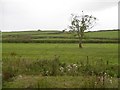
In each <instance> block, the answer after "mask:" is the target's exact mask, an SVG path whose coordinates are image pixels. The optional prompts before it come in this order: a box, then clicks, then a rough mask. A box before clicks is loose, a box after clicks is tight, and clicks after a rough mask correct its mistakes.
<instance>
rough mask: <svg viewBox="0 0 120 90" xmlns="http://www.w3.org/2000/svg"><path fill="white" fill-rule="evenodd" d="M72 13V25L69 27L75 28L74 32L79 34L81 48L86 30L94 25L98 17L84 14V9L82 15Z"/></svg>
mask: <svg viewBox="0 0 120 90" xmlns="http://www.w3.org/2000/svg"><path fill="white" fill-rule="evenodd" d="M71 15H72V18H71V26H69V27H70V29H71V30H73V32H75V33H77V36H78V38H79V48H82V39H83V36H84V31H85V30H88V29H91V28H92V27H93V26H94V24H95V23H96V17H93V16H92V15H90V16H89V15H84V13H83V11H82V15H81V16H77V15H74V14H71Z"/></svg>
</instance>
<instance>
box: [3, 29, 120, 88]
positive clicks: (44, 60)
mask: <svg viewBox="0 0 120 90" xmlns="http://www.w3.org/2000/svg"><path fill="white" fill-rule="evenodd" d="M2 37H3V42H6V43H2V60H3V87H4V88H6V87H7V88H89V87H91V88H94V87H98V88H101V87H106V88H107V87H108V88H116V87H117V86H118V81H117V80H118V77H119V76H118V71H117V68H118V44H117V43H116V42H117V40H118V31H104V32H88V33H85V38H84V39H83V42H86V41H87V43H83V48H82V49H80V48H79V47H78V44H77V41H78V40H77V37H75V36H74V35H73V34H71V33H68V32H65V33H62V32H59V31H44V32H43V31H42V32H41V31H39V32H38V31H29V32H4V33H3V36H2ZM5 39H6V40H8V41H5ZM7 42H12V43H7ZM14 42H18V43H14ZM21 42H29V43H21ZM33 42H34V43H33ZM36 42H37V43H36ZM61 42H62V43H61ZM88 42H89V43H88ZM92 42H94V44H93V43H92ZM102 42H104V44H102ZM107 42H109V44H106V43H107ZM110 42H112V43H110ZM113 42H115V43H113ZM56 56H58V57H59V61H57V62H56V61H55V60H54V59H55V57H56ZM107 63H108V64H107ZM73 64H77V65H78V68H79V69H77V70H76V69H75V70H76V71H74V68H73V70H72V69H71V72H67V71H64V73H62V74H61V73H60V71H59V68H60V67H61V66H62V67H63V68H66V67H67V65H73ZM81 65H82V67H81ZM46 71H49V73H48V74H47V75H48V76H45V75H46ZM92 71H94V75H92V74H91V72H92ZM50 72H52V73H50ZM74 72H75V73H74ZM101 72H106V73H107V75H109V76H107V79H105V84H104V85H103V83H102V82H99V81H97V78H99V77H100V78H102V77H103V75H102V76H101ZM54 75H55V76H54ZM110 76H112V77H113V78H112V79H111V78H110ZM110 80H112V83H110ZM95 82H98V85H96V86H95Z"/></svg>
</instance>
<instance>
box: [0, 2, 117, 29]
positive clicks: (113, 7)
mask: <svg viewBox="0 0 120 90" xmlns="http://www.w3.org/2000/svg"><path fill="white" fill-rule="evenodd" d="M118 1H119V0H0V29H1V30H2V31H15V30H37V29H41V30H63V29H65V28H68V25H70V17H71V13H73V14H77V15H81V12H82V10H83V11H84V14H89V15H93V16H95V17H97V18H98V21H97V24H96V25H95V27H94V28H93V29H92V30H101V29H117V28H118Z"/></svg>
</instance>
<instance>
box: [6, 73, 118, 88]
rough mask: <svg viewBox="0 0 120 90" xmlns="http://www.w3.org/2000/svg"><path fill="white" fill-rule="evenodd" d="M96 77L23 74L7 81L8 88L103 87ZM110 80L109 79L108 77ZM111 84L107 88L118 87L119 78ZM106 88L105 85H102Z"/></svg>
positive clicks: (107, 83)
mask: <svg viewBox="0 0 120 90" xmlns="http://www.w3.org/2000/svg"><path fill="white" fill-rule="evenodd" d="M95 78H96V77H94V76H83V77H81V76H79V77H73V76H57V77H50V76H46V77H42V76H32V75H29V76H26V75H22V76H21V77H20V76H16V77H14V78H13V80H14V82H8V83H5V84H4V85H5V87H8V88H21V87H22V88H101V87H102V85H101V83H100V84H98V85H95V82H94V80H95ZM108 80H109V79H108ZM112 81H113V83H112V84H111V83H110V82H109V81H107V82H106V83H105V84H106V85H105V86H106V88H118V80H117V79H115V78H113V79H112ZM102 88H104V87H102Z"/></svg>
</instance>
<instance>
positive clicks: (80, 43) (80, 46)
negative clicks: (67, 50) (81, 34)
mask: <svg viewBox="0 0 120 90" xmlns="http://www.w3.org/2000/svg"><path fill="white" fill-rule="evenodd" d="M79 48H82V40H81V39H80V40H79Z"/></svg>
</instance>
